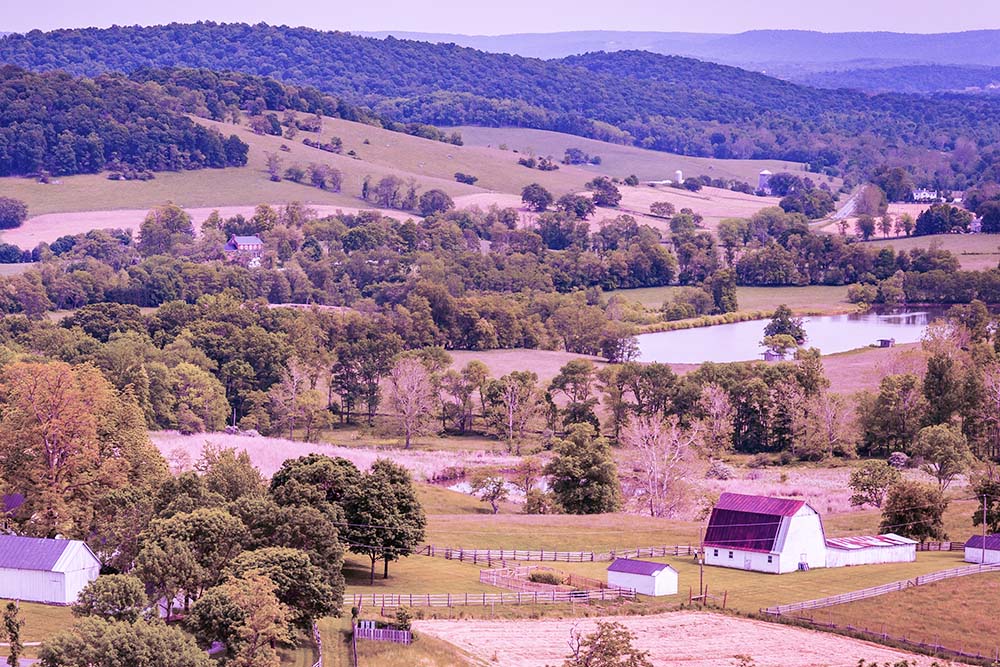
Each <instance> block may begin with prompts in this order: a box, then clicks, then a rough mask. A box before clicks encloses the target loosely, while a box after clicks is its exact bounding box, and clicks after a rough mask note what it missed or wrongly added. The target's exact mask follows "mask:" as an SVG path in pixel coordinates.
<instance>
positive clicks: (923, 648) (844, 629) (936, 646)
mask: <svg viewBox="0 0 1000 667" xmlns="http://www.w3.org/2000/svg"><path fill="white" fill-rule="evenodd" d="M794 618H795V622H796V623H797V624H804V625H808V626H809V627H812V628H815V629H817V630H826V631H831V632H837V633H841V634H846V635H850V636H852V637H859V638H862V639H869V640H872V641H876V642H881V643H883V644H887V645H896V646H900V647H905V648H909V649H913V650H914V651H917V652H921V653H930V654H933V655H935V656H937V657H944V658H950V659H953V660H962V661H968V660H976V661H981V662H982V663H983V664H989V665H995V664H998V663H1000V645H998V646H997V648H996V649H995V650H994V652H993V653H992V654H990V655H983V654H982V653H969V652H968V651H965V650H963V649H956V648H954V647H948V646H943V645H942V644H941V643H939V642H938V643H931V642H922V641H916V640H913V639H909V638H907V637H896V636H895V635H890V634H888V633H887V632H884V631H883V632H877V631H874V630H869V629H868V628H859V627H856V626H853V625H837V624H836V623H824V622H821V621H816V620H813V619H812V618H805V617H802V616H796V617H794Z"/></svg>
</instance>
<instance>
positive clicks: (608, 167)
mask: <svg viewBox="0 0 1000 667" xmlns="http://www.w3.org/2000/svg"><path fill="white" fill-rule="evenodd" d="M454 129H455V130H457V131H459V132H461V133H462V138H463V139H464V140H465V143H466V145H475V146H490V147H498V146H500V145H501V144H506V145H507V147H508V148H509V149H511V150H512V151H513V150H517V151H520V152H522V153H534V154H535V155H541V156H545V155H551V156H553V157H554V158H556V160H562V157H563V154H564V153H565V152H566V149H567V148H579V149H581V150H583V151H584V152H586V153H589V154H590V155H599V156H600V157H601V164H600V165H597V166H590V165H588V166H586V167H585V168H586V169H587V170H589V171H591V172H593V173H607V174H611V175H613V176H617V177H619V178H624V177H626V176H628V175H629V174H635V175H636V176H638V177H639V178H640V179H641V180H644V181H659V180H665V179H671V180H673V178H674V172H675V171H677V170H678V169H680V170H682V171H683V172H684V176H685V177H689V176H701V175H705V176H711V177H712V178H726V179H730V178H731V179H738V180H741V181H746V182H747V183H749V184H750V185H751V186H753V187H756V185H757V175H758V174H759V173H760V172H761V170H763V169H770V170H771V171H773V172H775V173H777V172H779V171H789V172H793V173H798V172H804V171H805V165H804V164H802V163H799V162H784V161H781V160H717V159H713V158H701V157H688V156H686V155H675V154H672V153H663V152H661V151H650V150H645V149H642V148H636V147H634V146H624V145H621V144H610V143H607V142H604V141H598V140H596V139H585V138H583V137H577V136H573V135H571V134H563V133H561V132H550V131H548V130H531V129H527V128H519V127H472V126H462V127H457V128H454ZM810 176H811V177H812V178H813V179H814V180H815V179H819V178H821V177H819V176H818V175H816V174H811V175H810ZM836 184H837V187H839V185H840V184H839V182H837V183H836Z"/></svg>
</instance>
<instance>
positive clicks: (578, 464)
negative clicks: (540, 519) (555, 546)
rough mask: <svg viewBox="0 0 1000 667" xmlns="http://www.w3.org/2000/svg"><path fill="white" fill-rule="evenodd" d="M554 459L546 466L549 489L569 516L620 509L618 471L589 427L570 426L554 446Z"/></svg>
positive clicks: (606, 447) (608, 450)
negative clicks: (563, 436)
mask: <svg viewBox="0 0 1000 667" xmlns="http://www.w3.org/2000/svg"><path fill="white" fill-rule="evenodd" d="M555 450H556V456H555V458H553V459H552V460H551V461H550V462H549V464H548V465H547V466H545V474H547V475H549V477H550V479H551V481H550V484H549V486H550V488H551V489H552V492H553V494H554V495H555V498H556V500H557V501H558V502H559V504H560V505H561V506H562V508H563V509H564V510H565V511H566V512H569V513H570V514H600V513H603V512H615V511H617V510H618V509H620V508H621V486H620V484H619V482H618V468H617V466H616V465H615V461H614V458H613V457H612V455H611V447H610V446H609V445H608V441H607V440H606V439H605V438H602V437H598V436H597V433H596V431H595V430H594V427H593V426H592V425H590V424H573V425H572V426H570V427H569V432H568V433H567V434H566V437H565V438H564V439H561V440H557V441H556V443H555Z"/></svg>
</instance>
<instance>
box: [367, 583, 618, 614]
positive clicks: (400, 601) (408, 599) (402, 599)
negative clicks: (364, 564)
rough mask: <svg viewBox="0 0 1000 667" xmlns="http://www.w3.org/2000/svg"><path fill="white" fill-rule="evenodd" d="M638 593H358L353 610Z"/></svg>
mask: <svg viewBox="0 0 1000 667" xmlns="http://www.w3.org/2000/svg"><path fill="white" fill-rule="evenodd" d="M634 599H635V591H632V590H628V589H620V588H602V589H601V590H594V591H518V592H515V593H437V594H424V593H420V594H417V593H412V594H410V593H355V594H354V595H353V596H352V604H353V605H354V606H361V605H367V606H372V607H376V608H382V609H384V608H386V607H489V606H491V605H528V604H571V603H577V602H604V601H612V600H634Z"/></svg>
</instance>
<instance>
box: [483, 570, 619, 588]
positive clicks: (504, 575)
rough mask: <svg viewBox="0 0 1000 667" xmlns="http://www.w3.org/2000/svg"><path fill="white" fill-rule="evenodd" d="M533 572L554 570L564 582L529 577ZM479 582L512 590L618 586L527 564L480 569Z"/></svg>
mask: <svg viewBox="0 0 1000 667" xmlns="http://www.w3.org/2000/svg"><path fill="white" fill-rule="evenodd" d="M532 572H554V573H556V574H559V575H563V576H564V582H565V583H563V584H561V585H559V584H547V583H542V582H538V581H530V580H529V579H528V577H529V576H531V573H532ZM479 582H480V583H482V584H488V585H490V586H496V587H497V588H506V589H507V590H510V591H532V592H534V591H566V590H570V589H577V590H593V591H599V590H601V589H603V588H618V587H617V586H610V585H608V584H607V583H606V582H604V581H601V580H600V579H592V578H590V577H584V576H581V575H578V574H566V573H564V572H559V571H558V570H553V569H552V568H550V567H541V566H539V565H526V566H522V567H507V568H500V569H495V570H480V571H479Z"/></svg>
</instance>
